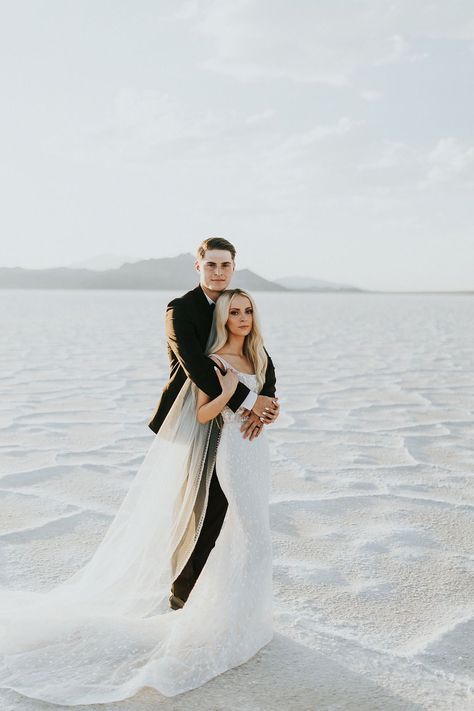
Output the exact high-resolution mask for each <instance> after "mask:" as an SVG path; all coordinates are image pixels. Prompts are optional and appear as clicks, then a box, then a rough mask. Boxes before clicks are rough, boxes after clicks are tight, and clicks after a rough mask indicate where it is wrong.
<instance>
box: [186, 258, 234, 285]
mask: <svg viewBox="0 0 474 711" xmlns="http://www.w3.org/2000/svg"><path fill="white" fill-rule="evenodd" d="M234 269H235V264H234V261H233V259H232V254H231V253H230V252H229V251H228V250H226V249H206V253H205V255H204V258H203V259H198V260H197V262H196V270H197V271H198V272H199V273H200V284H201V286H204V287H206V289H209V291H213V292H219V291H224V290H225V289H227V287H228V286H229V284H230V280H231V279H232V274H233V273H234Z"/></svg>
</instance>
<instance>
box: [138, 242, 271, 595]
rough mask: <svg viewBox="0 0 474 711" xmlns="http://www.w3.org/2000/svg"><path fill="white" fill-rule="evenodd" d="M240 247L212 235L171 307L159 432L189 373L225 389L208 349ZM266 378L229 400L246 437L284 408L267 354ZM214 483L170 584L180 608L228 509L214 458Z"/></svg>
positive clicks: (209, 388) (200, 382) (208, 389)
mask: <svg viewBox="0 0 474 711" xmlns="http://www.w3.org/2000/svg"><path fill="white" fill-rule="evenodd" d="M235 255H236V250H235V247H234V246H233V245H232V244H231V243H230V242H228V241H227V240H226V239H222V238H219V237H212V238H210V239H206V240H204V241H203V242H202V243H201V244H200V246H199V247H198V252H197V260H196V263H195V269H196V271H197V272H199V274H200V282H199V284H198V286H197V287H196V288H195V289H192V290H191V291H188V292H187V293H186V294H184V295H183V296H181V297H178V298H176V299H173V300H172V301H170V303H169V304H168V306H167V309H166V336H167V343H168V359H169V364H170V377H169V380H168V382H167V383H166V384H165V386H164V388H163V392H162V394H161V398H160V401H159V403H158V405H157V408H156V410H155V414H154V415H153V417H152V418H151V420H150V421H149V423H148V426H149V427H150V428H151V429H152V430H153V432H155V433H157V432H158V431H159V429H160V427H161V425H162V424H163V421H164V419H165V417H166V415H167V414H168V412H169V410H170V409H171V406H172V404H173V402H174V401H175V399H176V397H177V395H178V393H179V391H180V390H181V388H182V386H183V385H184V382H185V380H186V378H187V377H189V378H190V379H191V380H192V381H193V382H194V383H195V384H196V385H197V386H198V388H200V389H201V390H203V391H204V392H205V393H206V394H207V395H209V397H210V398H211V399H214V398H215V397H217V396H218V395H219V394H220V393H221V392H222V389H221V386H220V383H219V380H218V378H217V375H216V373H215V370H214V366H215V363H214V361H213V360H212V359H210V358H209V357H208V356H207V355H206V354H205V353H204V349H205V347H206V343H207V339H208V337H209V333H210V330H211V324H212V314H213V310H214V305H215V302H216V301H217V299H218V297H219V294H220V293H221V292H222V291H224V290H225V289H227V288H228V286H229V284H230V281H231V279H232V275H233V273H234V271H235ZM267 356H268V364H267V370H266V373H265V383H264V386H263V388H262V390H261V393H260V394H259V395H257V393H254V392H252V391H251V390H250V389H249V388H248V387H247V386H246V385H244V384H243V383H242V382H239V384H238V385H237V388H236V390H235V392H234V394H233V395H232V397H231V398H230V400H229V401H228V403H227V405H228V407H230V408H231V410H232V411H233V412H236V411H237V410H238V409H239V407H244V408H245V409H246V410H247V411H248V413H247V414H249V418H248V420H246V421H245V422H244V423H243V425H242V427H241V431H242V432H243V433H244V434H243V435H242V436H243V437H244V438H247V437H249V439H250V440H252V439H253V438H254V437H258V435H259V433H260V432H261V430H262V429H263V424H269V423H271V422H274V421H275V419H276V418H277V417H278V414H279V405H278V398H277V397H275V383H276V379H275V368H274V366H273V362H272V360H271V358H270V356H269V355H268V352H267ZM212 466H213V473H212V478H211V482H210V486H209V498H208V504H207V509H206V514H205V518H204V522H203V525H202V529H201V532H200V535H199V538H198V540H197V542H196V545H195V548H194V550H193V552H192V553H191V556H190V557H189V560H188V562H187V563H186V565H185V567H184V568H183V570H182V571H181V573H180V574H179V576H178V577H177V578H176V580H175V581H174V583H173V585H172V588H171V595H170V600H169V601H170V607H171V608H173V609H178V608H179V607H183V605H184V603H185V602H186V600H187V598H188V596H189V594H190V592H191V590H192V588H193V586H194V584H195V582H196V580H197V578H198V577H199V574H200V573H201V570H202V569H203V567H204V564H205V562H206V560H207V558H208V556H209V553H210V552H211V550H212V548H213V547H214V544H215V542H216V540H217V537H218V535H219V532H220V530H221V527H222V524H223V521H224V517H225V514H226V510H227V505H228V502H227V499H226V497H225V494H224V492H223V491H222V489H221V487H220V484H219V480H218V478H217V473H216V468H215V462H214V463H213V464H212Z"/></svg>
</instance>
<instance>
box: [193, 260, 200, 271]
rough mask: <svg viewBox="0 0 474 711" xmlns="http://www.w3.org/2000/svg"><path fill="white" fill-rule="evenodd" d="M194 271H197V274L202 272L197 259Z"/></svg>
mask: <svg viewBox="0 0 474 711" xmlns="http://www.w3.org/2000/svg"><path fill="white" fill-rule="evenodd" d="M194 269H195V270H196V271H197V272H200V271H201V270H200V269H199V262H198V260H197V259H196V261H195V262H194Z"/></svg>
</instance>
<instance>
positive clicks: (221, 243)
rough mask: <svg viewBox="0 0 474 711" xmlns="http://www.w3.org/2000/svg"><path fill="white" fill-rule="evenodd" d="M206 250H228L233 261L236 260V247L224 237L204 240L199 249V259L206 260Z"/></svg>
mask: <svg viewBox="0 0 474 711" xmlns="http://www.w3.org/2000/svg"><path fill="white" fill-rule="evenodd" d="M206 249H226V250H227V251H228V252H230V253H231V255H232V259H233V260H234V259H235V255H236V251H235V247H234V245H233V244H231V243H230V242H229V241H228V240H226V239H224V238H223V237H209V239H205V240H203V241H202V242H201V244H200V245H199V247H198V249H197V256H198V258H200V259H204V257H205V256H206Z"/></svg>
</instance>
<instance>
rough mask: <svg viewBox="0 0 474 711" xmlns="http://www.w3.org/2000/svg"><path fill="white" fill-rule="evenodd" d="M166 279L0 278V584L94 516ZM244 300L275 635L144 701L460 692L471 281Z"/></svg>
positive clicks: (35, 585)
mask: <svg viewBox="0 0 474 711" xmlns="http://www.w3.org/2000/svg"><path fill="white" fill-rule="evenodd" d="M172 296H174V294H171V293H170V292H123V291H122V292H121V291H107V292H80V291H77V292H76V291H71V292H68V291H3V292H1V299H0V319H1V327H2V345H1V347H0V365H1V371H0V388H1V399H0V501H1V516H0V560H1V563H2V564H1V566H0V584H1V585H2V586H4V587H10V588H16V587H27V588H30V589H48V588H49V587H51V586H52V585H54V584H55V583H56V582H59V581H60V580H63V579H64V578H66V577H67V576H68V575H69V574H71V573H73V572H74V571H75V570H76V569H77V568H78V567H79V566H80V565H81V564H82V563H83V562H85V561H86V560H87V559H88V557H89V556H90V555H91V553H92V551H93V550H94V547H95V545H96V544H97V542H98V541H99V540H100V538H101V536H102V535H103V534H104V532H105V529H106V527H107V525H108V523H109V522H110V520H111V518H112V517H113V515H114V511H115V510H116V509H117V507H118V505H119V503H120V501H121V499H122V497H123V495H124V493H125V491H126V490H127V486H128V484H129V482H130V481H131V479H132V478H133V475H134V472H135V471H136V470H137V468H138V466H139V464H140V462H141V460H142V458H143V456H144V453H145V451H146V449H147V448H148V446H149V444H150V443H151V440H152V437H153V433H152V432H151V430H149V429H148V427H147V424H146V423H147V421H148V419H149V417H151V414H152V412H153V409H154V407H155V404H156V402H157V400H158V397H159V394H160V392H161V387H162V385H163V383H164V381H165V379H166V377H167V370H168V368H167V359H166V348H165V334H164V309H165V305H166V303H167V302H168V301H169V299H170V298H171V297H172ZM254 296H255V298H256V300H257V304H258V306H259V307H260V311H261V316H262V321H263V325H264V335H265V342H266V345H267V348H268V350H269V352H270V353H271V355H272V357H273V360H274V363H275V367H276V370H277V378H278V382H277V394H278V395H279V397H280V403H281V415H280V418H279V420H278V421H277V422H276V423H275V424H274V425H272V426H269V427H268V428H267V433H268V437H269V442H270V450H271V456H272V498H271V511H270V515H271V527H272V536H273V548H274V592H275V599H274V609H275V628H276V630H277V634H276V636H275V639H274V640H273V641H272V643H270V645H268V647H267V648H265V649H264V650H262V652H261V654H259V655H257V657H256V658H254V659H253V660H251V661H250V662H248V663H247V664H245V665H242V666H241V667H239V668H237V669H235V670H232V671H230V672H228V673H226V674H224V675H222V676H221V677H218V678H216V679H214V680H212V681H211V682H209V683H208V684H206V685H205V686H204V687H202V688H201V689H197V690H195V691H193V692H190V693H189V694H185V695H183V697H182V699H181V698H180V697H177V698H175V699H173V700H171V699H166V700H162V701H161V705H160V708H164V709H167V708H169V709H173V710H180V709H186V710H188V709H207V710H208V709H210V708H216V709H218V708H219V709H220V708H226V709H237V708H245V709H246V710H247V709H248V710H250V709H265V711H268V710H271V709H283V708H288V707H289V706H291V708H292V709H304V710H306V709H308V711H309V710H310V709H318V710H323V709H354V711H355V710H356V709H357V710H359V709H364V711H365V710H366V709H367V710H372V709H384V710H385V709H425V708H426V709H443V710H445V709H456V711H457V710H458V709H460V710H464V709H474V697H473V696H472V689H473V684H474V682H473V676H474V672H473V669H474V642H473V640H474V614H473V613H474V603H473V600H474V556H473V552H472V543H473V540H474V515H473V512H474V488H473V472H474V447H473V435H474V375H473V371H472V361H473V345H474V344H473V341H474V336H473V328H472V324H473V323H474V298H473V297H471V296H469V295H408V294H405V295H395V294H393V295H382V294H296V293H293V294H285V295H283V294H279V293H278V294H277V293H275V294H271V293H255V294H254ZM255 475H256V476H258V472H256V473H255ZM0 699H1V701H2V708H5V709H8V708H12V709H13V708H15V709H22V710H23V709H24V710H25V711H33V709H34V711H37V710H38V709H43V708H44V709H46V708H52V707H50V706H49V705H48V704H41V703H40V702H34V701H32V700H31V701H30V700H27V699H22V698H20V697H19V696H18V695H16V694H14V693H13V692H12V693H11V694H9V693H3V696H0ZM54 708H57V707H54ZM87 708H91V707H87ZM100 708H101V709H104V708H105V707H104V706H103V705H102V706H101V707H100ZM110 708H117V709H120V708H123V709H127V711H128V710H130V711H133V709H137V710H138V709H140V710H141V709H145V710H146V709H148V708H150V709H151V708H157V695H156V694H154V693H152V692H151V691H150V690H144V691H143V692H141V693H140V694H138V695H137V696H136V697H134V698H133V699H129V700H127V701H124V702H122V703H119V704H113V705H110Z"/></svg>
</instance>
